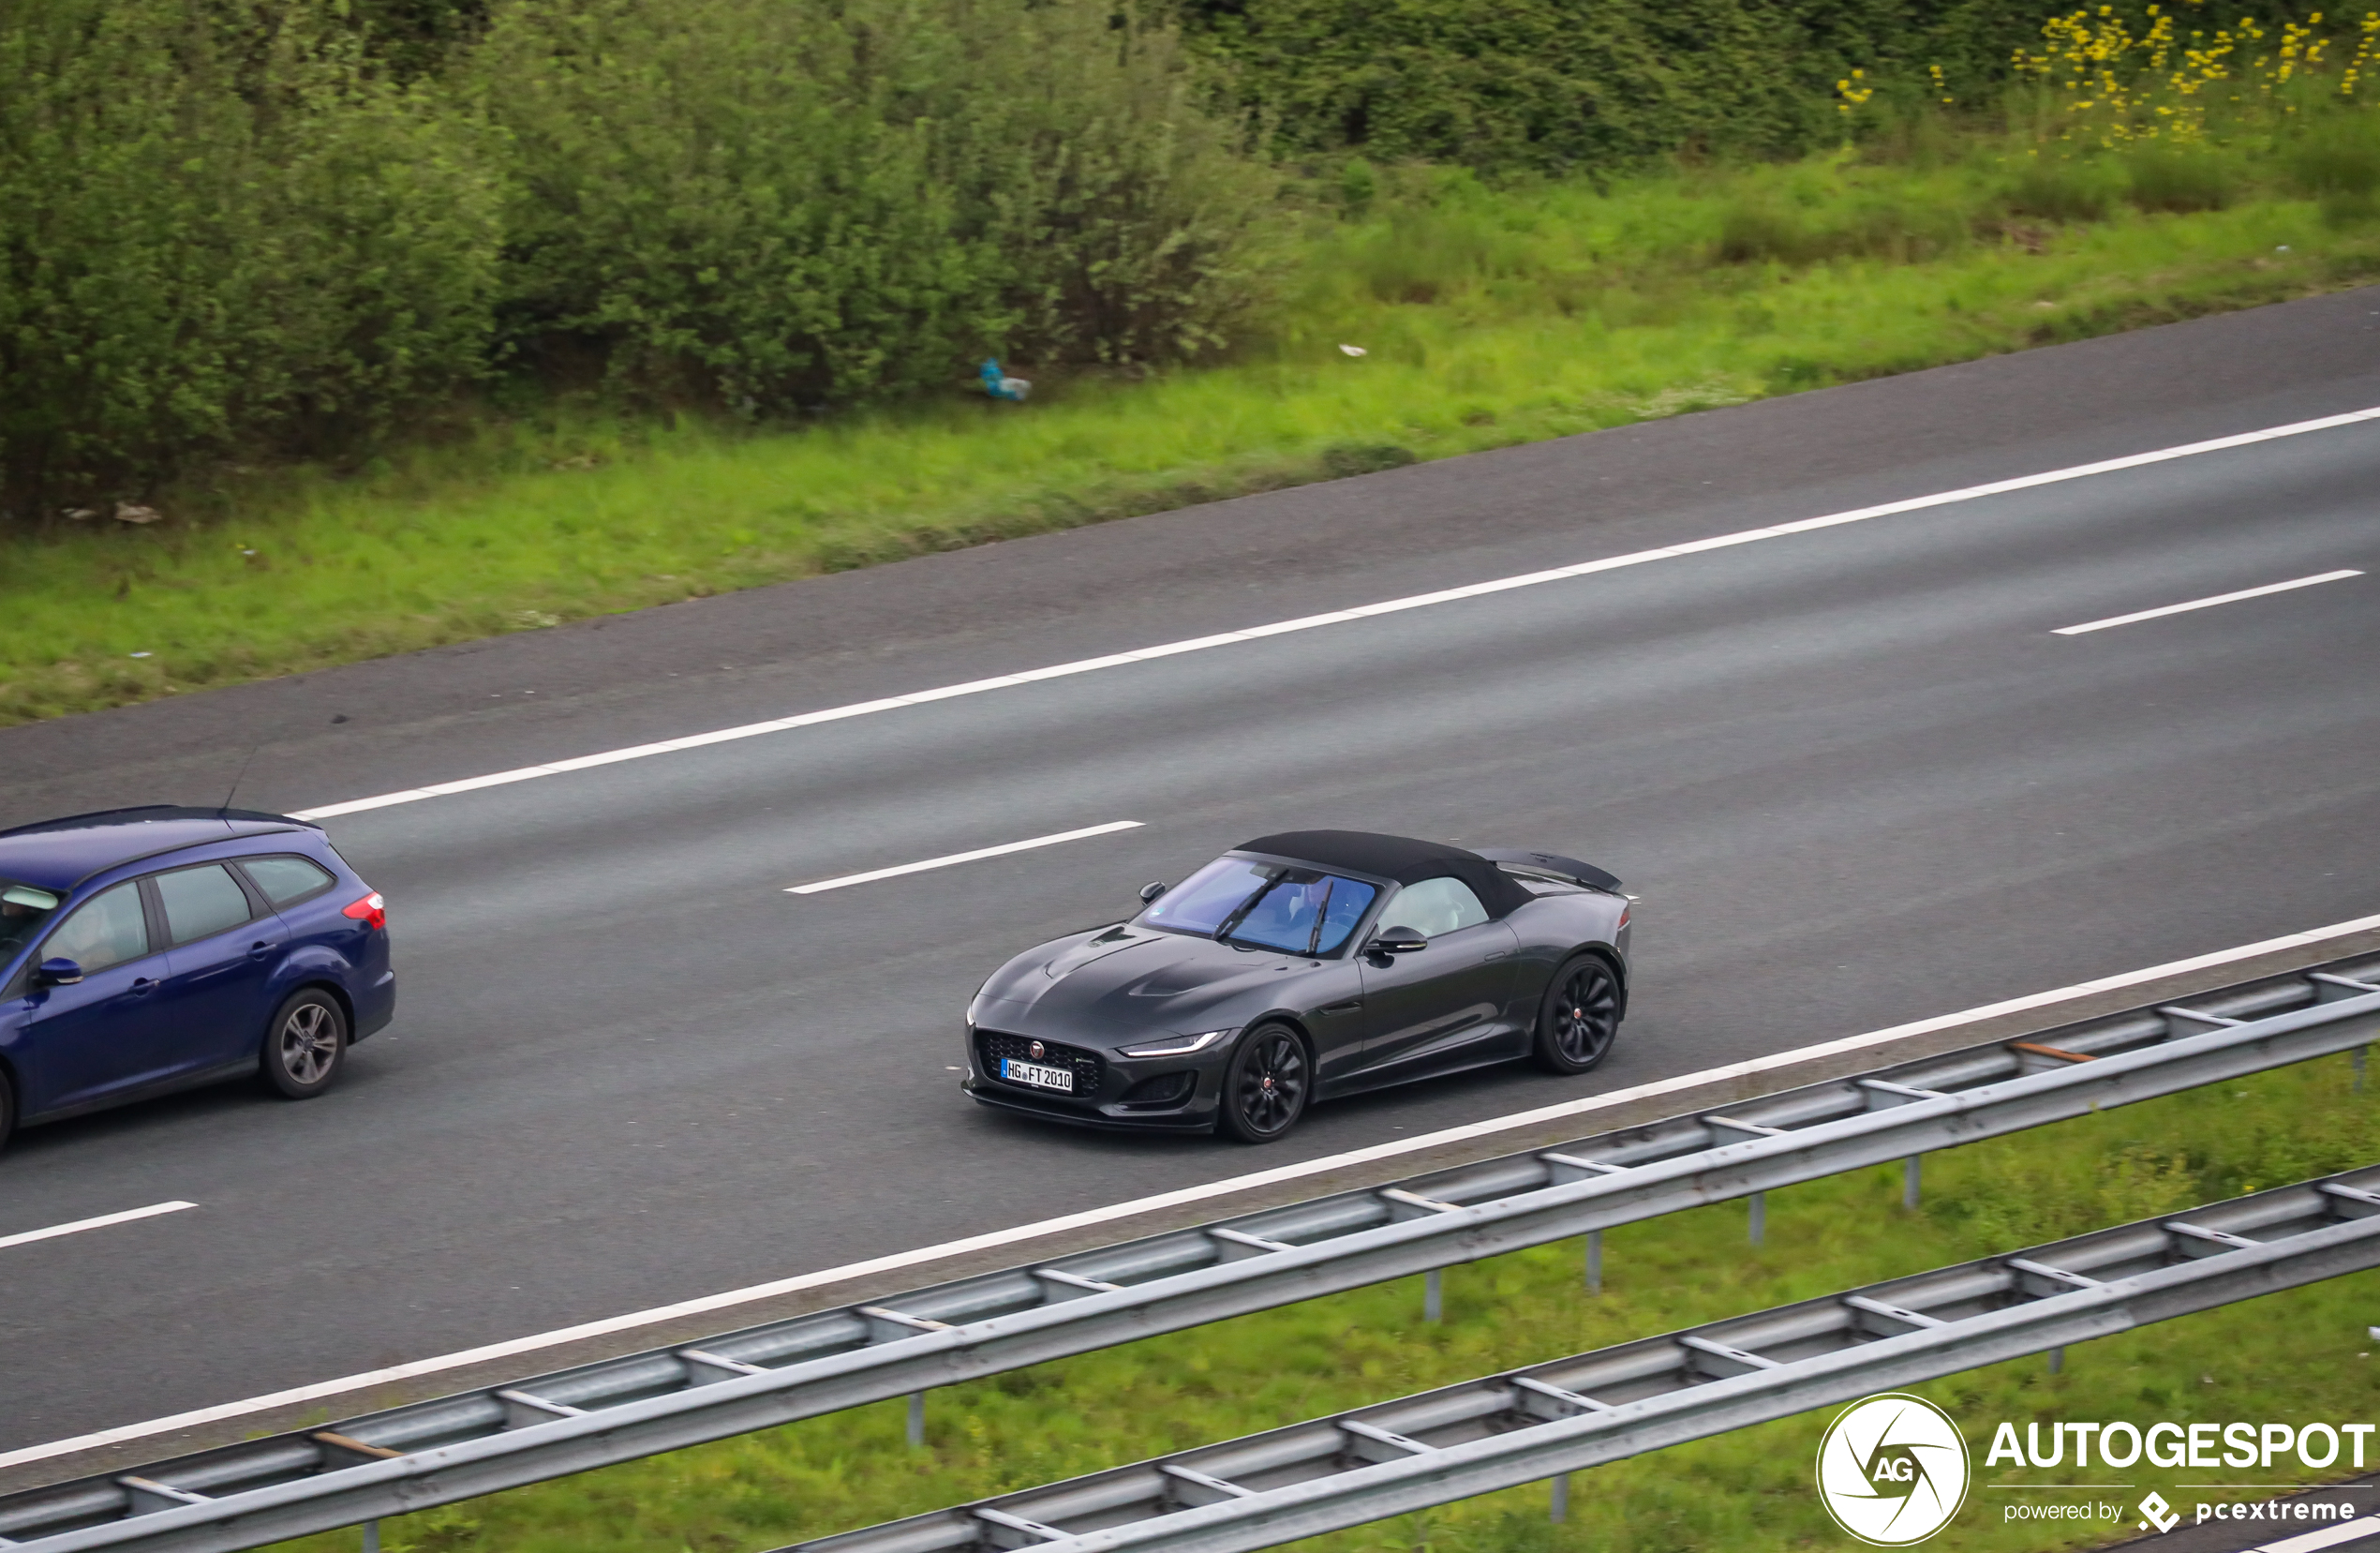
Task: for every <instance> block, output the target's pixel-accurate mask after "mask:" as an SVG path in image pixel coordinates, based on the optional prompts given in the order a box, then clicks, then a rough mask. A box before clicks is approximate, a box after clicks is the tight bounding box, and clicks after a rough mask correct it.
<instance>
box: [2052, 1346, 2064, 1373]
mask: <svg viewBox="0 0 2380 1553" xmlns="http://www.w3.org/2000/svg"><path fill="white" fill-rule="evenodd" d="M2065 1367H2066V1350H2065V1347H2064V1345H2063V1344H2060V1346H2059V1347H2057V1348H2053V1349H2051V1350H2050V1351H2049V1373H2050V1374H2052V1375H2056V1374H2059V1373H2060V1372H2061V1371H2063V1370H2064V1369H2065Z"/></svg>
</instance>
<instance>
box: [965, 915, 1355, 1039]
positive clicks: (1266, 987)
mask: <svg viewBox="0 0 2380 1553" xmlns="http://www.w3.org/2000/svg"><path fill="white" fill-rule="evenodd" d="M1311 964H1312V962H1310V961H1307V960H1304V959H1302V958H1301V957H1298V956H1294V955H1286V954H1282V953H1279V952H1278V951H1274V950H1262V949H1239V948H1232V947H1231V946H1229V945H1227V944H1218V943H1215V942H1214V941H1213V940H1212V939H1208V938H1188V937H1184V936H1183V934H1181V933H1156V932H1153V931H1150V930H1147V929H1142V928H1134V927H1130V926H1126V925H1121V924H1120V925H1118V926H1116V927H1112V928H1102V929H1100V930H1099V931H1097V932H1095V933H1076V934H1074V935H1073V936H1071V937H1067V938H1060V939H1056V940H1053V941H1052V942H1050V943H1047V944H1044V945H1042V946H1041V947H1040V948H1035V949H1028V950H1026V951H1025V952H1024V953H1023V954H1020V955H1019V956H1017V958H1016V959H1014V960H1011V961H1010V962H1008V963H1007V964H1005V965H1003V966H1002V967H1001V968H1000V970H999V971H998V972H997V973H996V974H995V975H994V976H993V977H992V978H991V979H990V980H989V981H987V982H985V983H984V987H983V991H982V992H980V993H976V994H975V1001H974V1004H973V1005H972V1006H970V1008H968V1010H967V1021H968V1023H971V1024H976V1025H981V1026H982V1027H984V1028H986V1029H990V1030H1006V1031H1010V1032H1012V1033H1014V1034H1018V1035H1029V1036H1041V1037H1044V1038H1049V1039H1054V1040H1064V1041H1069V1042H1072V1043H1074V1044H1076V1045H1081V1046H1121V1045H1124V1044H1127V1043H1138V1042H1139V1041H1144V1040H1148V1039H1150V1038H1152V1037H1155V1036H1162V1035H1167V1034H1172V1035H1183V1036H1187V1035H1196V1034H1197V1033H1198V1032H1199V1031H1202V1030H1213V1029H1217V1028H1220V1027H1223V1026H1226V1025H1232V1024H1239V1023H1245V1021H1246V1020H1247V1019H1251V1018H1254V1017H1255V1016H1256V1015H1257V1014H1258V1013H1261V1012H1264V1011H1265V1010H1266V1009H1269V1008H1272V1006H1273V1004H1274V1002H1275V1001H1276V997H1275V994H1274V993H1273V991H1272V989H1273V988H1274V987H1275V986H1276V985H1277V984H1278V983H1279V982H1281V981H1282V980H1283V979H1285V978H1287V977H1288V976H1289V975H1291V974H1292V973H1294V972H1296V971H1299V970H1302V969H1305V968H1307V967H1308V966H1310V965H1311Z"/></svg>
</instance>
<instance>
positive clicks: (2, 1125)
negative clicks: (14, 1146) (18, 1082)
mask: <svg viewBox="0 0 2380 1553" xmlns="http://www.w3.org/2000/svg"><path fill="white" fill-rule="evenodd" d="M16 1130H17V1092H16V1090H15V1089H14V1088H13V1087H12V1086H11V1085H10V1084H9V1083H8V1075H7V1073H5V1072H0V1148H7V1146H8V1134H10V1133H12V1132H14V1131H16Z"/></svg>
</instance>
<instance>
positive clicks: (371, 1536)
mask: <svg viewBox="0 0 2380 1553" xmlns="http://www.w3.org/2000/svg"><path fill="white" fill-rule="evenodd" d="M364 1553H380V1523H379V1521H376V1520H367V1521H365V1522H364Z"/></svg>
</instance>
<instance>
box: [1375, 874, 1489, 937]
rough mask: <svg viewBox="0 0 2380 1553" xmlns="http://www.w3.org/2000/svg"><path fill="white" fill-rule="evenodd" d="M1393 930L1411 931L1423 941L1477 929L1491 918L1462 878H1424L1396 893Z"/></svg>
mask: <svg viewBox="0 0 2380 1553" xmlns="http://www.w3.org/2000/svg"><path fill="white" fill-rule="evenodd" d="M1389 916H1390V917H1391V918H1394V921H1393V922H1392V923H1391V926H1393V927H1400V928H1411V929H1412V930H1413V931H1414V932H1416V933H1420V934H1421V936H1422V937H1424V938H1435V937H1437V936H1438V935H1439V934H1441V933H1454V932H1457V931H1459V930H1461V929H1464V928H1475V927H1478V926H1479V925H1480V923H1481V922H1484V921H1486V920H1487V919H1488V914H1487V907H1485V906H1483V905H1481V904H1480V898H1479V897H1478V896H1477V895H1474V894H1472V893H1471V887H1470V886H1469V885H1466V884H1465V883H1464V882H1463V881H1462V880H1460V879H1423V880H1422V881H1421V883H1419V884H1411V885H1407V886H1406V887H1405V888H1403V889H1401V890H1399V891H1397V898H1396V899H1395V900H1393V901H1391V902H1390V903H1389Z"/></svg>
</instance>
